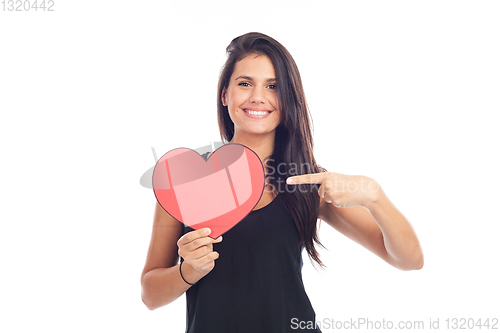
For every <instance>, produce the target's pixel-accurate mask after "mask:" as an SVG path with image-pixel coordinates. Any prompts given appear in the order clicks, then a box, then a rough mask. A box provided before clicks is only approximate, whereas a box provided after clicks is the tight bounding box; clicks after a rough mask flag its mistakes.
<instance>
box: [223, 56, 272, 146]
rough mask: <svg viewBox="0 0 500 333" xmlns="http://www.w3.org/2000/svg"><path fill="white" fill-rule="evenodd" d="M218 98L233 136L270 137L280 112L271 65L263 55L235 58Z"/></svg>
mask: <svg viewBox="0 0 500 333" xmlns="http://www.w3.org/2000/svg"><path fill="white" fill-rule="evenodd" d="M221 98H222V104H223V105H224V106H227V108H228V111H229V117H230V118H231V120H232V121H233V123H234V134H235V136H241V135H248V134H250V135H251V134H254V135H273V136H274V132H275V130H276V127H277V126H278V124H279V122H280V112H279V110H278V96H277V92H276V75H275V72H274V66H273V64H272V62H271V60H270V59H269V58H268V57H267V56H265V55H257V54H251V55H249V56H247V57H245V58H243V59H242V60H240V61H238V62H237V63H236V65H235V67H234V71H233V74H232V75H231V78H230V79H229V83H228V87H227V90H226V89H224V90H223V92H222V96H221Z"/></svg>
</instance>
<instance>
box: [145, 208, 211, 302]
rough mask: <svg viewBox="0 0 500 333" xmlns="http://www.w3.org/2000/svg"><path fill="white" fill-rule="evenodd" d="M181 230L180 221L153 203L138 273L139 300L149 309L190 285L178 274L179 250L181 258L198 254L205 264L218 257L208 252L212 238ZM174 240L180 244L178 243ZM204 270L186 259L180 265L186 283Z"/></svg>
mask: <svg viewBox="0 0 500 333" xmlns="http://www.w3.org/2000/svg"><path fill="white" fill-rule="evenodd" d="M182 231H183V225H182V223H180V222H179V221H177V220H175V219H174V218H173V217H171V216H170V215H169V214H168V213H167V212H165V210H163V208H162V207H161V206H160V205H159V204H158V203H156V207H155V214H154V220H153V232H152V235H151V241H150V244H149V250H148V255H147V258H146V264H145V266H144V269H143V271H142V274H141V286H142V292H141V296H142V301H143V302H144V304H145V305H146V306H147V308H148V309H150V310H154V309H157V308H159V307H162V306H164V305H166V304H169V303H171V302H173V301H174V300H176V299H177V298H178V297H179V296H181V295H182V294H184V292H186V290H188V289H189V288H190V287H191V286H190V285H189V284H187V283H185V282H184V281H183V280H182V278H181V275H180V272H179V264H177V262H178V261H179V252H181V253H182V255H183V257H184V258H193V257H196V258H200V259H198V261H202V260H204V261H203V263H204V264H205V265H206V264H207V263H210V262H213V261H214V260H215V258H216V257H218V254H217V253H216V252H213V251H212V252H211V250H212V246H211V245H212V243H213V242H215V241H214V240H212V239H211V238H210V237H205V236H206V235H204V234H203V231H204V230H197V231H192V232H189V233H187V234H186V235H184V236H182ZM181 236H182V237H181ZM194 241H196V242H194ZM178 242H182V244H181V245H178ZM207 254H210V256H207ZM214 254H215V255H214ZM190 261H191V260H190ZM208 272H209V270H208V271H206V270H205V271H200V270H197V269H195V268H194V267H193V266H192V265H191V264H190V263H188V262H185V263H184V264H183V265H182V275H183V276H184V278H185V279H186V281H188V282H190V283H195V282H197V281H198V280H200V279H201V278H202V277H203V276H205V275H206V274H207V273H208Z"/></svg>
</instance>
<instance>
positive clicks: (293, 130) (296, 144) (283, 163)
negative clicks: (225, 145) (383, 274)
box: [217, 32, 324, 267]
mask: <svg viewBox="0 0 500 333" xmlns="http://www.w3.org/2000/svg"><path fill="white" fill-rule="evenodd" d="M226 52H227V54H228V58H227V61H226V63H225V64H224V67H223V69H222V71H221V74H220V78H219V85H218V91H217V116H218V122H219V131H220V135H221V138H222V141H226V142H229V141H231V139H232V138H233V136H234V124H233V122H232V121H231V119H230V117H229V112H228V108H227V106H224V105H223V104H222V100H221V96H222V92H223V90H224V89H226V90H227V88H228V85H229V79H230V77H231V75H232V73H233V71H234V67H235V65H236V63H237V62H238V61H240V60H242V59H243V58H245V57H246V56H248V55H250V54H259V55H266V56H267V57H269V59H270V60H271V62H272V63H273V66H274V70H275V73H276V91H277V96H278V105H279V109H280V114H281V116H280V118H281V119H280V124H279V125H278V127H277V128H276V132H275V135H276V137H275V140H274V150H273V153H272V155H271V156H269V158H267V159H266V160H265V166H266V169H267V170H273V172H272V173H271V174H269V173H268V175H267V179H268V181H269V184H270V185H271V186H272V187H274V188H275V189H277V191H279V193H280V195H278V196H277V197H276V199H275V200H277V201H278V203H280V204H282V205H283V206H284V207H285V208H286V209H287V210H288V211H289V212H290V214H291V216H292V218H293V220H294V222H295V225H296V227H297V229H298V232H299V236H300V242H301V245H302V246H303V247H304V248H305V249H306V251H307V253H308V254H309V257H310V259H312V260H314V261H315V262H317V263H318V264H319V265H320V266H322V267H323V266H324V265H323V263H322V262H321V260H320V259H319V254H318V252H317V250H316V248H315V243H316V244H318V245H320V246H321V247H323V245H322V244H321V243H320V241H319V239H318V235H317V219H318V212H319V200H320V198H319V195H318V185H285V181H286V178H288V177H289V176H295V175H298V174H305V173H316V172H320V171H323V169H321V167H319V166H318V165H317V164H316V161H315V159H314V155H313V138H312V134H311V124H310V117H309V109H308V107H307V104H306V99H305V96H304V89H303V87H302V80H301V78H300V74H299V69H298V68H297V65H296V64H295V61H294V60H293V58H292V56H291V55H290V53H289V52H288V51H287V50H286V48H285V47H284V46H283V45H281V44H280V43H278V42H277V41H276V40H274V39H273V38H271V37H269V36H267V35H264V34H261V33H257V32H250V33H247V34H244V35H242V36H239V37H236V38H235V39H233V40H232V41H231V43H230V44H229V46H228V47H227V48H226ZM278 166H279V168H278ZM304 167H305V168H304ZM278 170H279V172H276V171H278Z"/></svg>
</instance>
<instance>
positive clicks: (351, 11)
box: [0, 0, 500, 332]
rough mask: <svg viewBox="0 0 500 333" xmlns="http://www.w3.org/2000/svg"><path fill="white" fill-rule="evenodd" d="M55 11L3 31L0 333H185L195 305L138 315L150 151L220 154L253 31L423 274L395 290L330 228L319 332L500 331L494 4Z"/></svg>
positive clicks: (398, 274) (322, 147)
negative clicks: (225, 76) (224, 122)
mask: <svg viewBox="0 0 500 333" xmlns="http://www.w3.org/2000/svg"><path fill="white" fill-rule="evenodd" d="M54 9H55V11H54V12H40V11H38V12H33V11H30V12H9V11H0V111H1V122H0V128H1V130H0V139H1V141H0V142H1V156H2V163H1V165H0V168H1V173H0V177H1V186H0V191H1V194H2V207H1V209H0V214H1V216H0V218H1V232H0V256H1V267H2V272H1V275H0V276H1V277H0V279H1V284H0V288H1V298H0V299H1V302H2V310H1V311H2V312H1V321H0V323H1V324H0V326H2V328H1V329H0V330H1V331H5V332H7V331H8V332H28V331H30V332H34V331H39V330H42V329H43V330H44V331H46V329H48V330H49V331H51V332H89V331H95V332H119V331H126V332H146V331H153V332H183V331H184V328H185V300H184V297H181V298H180V299H178V300H177V301H175V302H173V303H171V304H169V305H167V306H165V307H163V308H160V309H157V310H155V311H149V310H148V309H147V308H146V307H145V306H144V304H143V303H142V301H141V297H140V291H141V287H140V274H141V271H142V268H143V265H144V261H145V258H146V252H147V247H148V244H149V237H150V234H151V226H152V218H153V208H154V203H155V197H154V195H153V192H152V190H148V189H146V188H143V187H141V186H140V185H139V178H140V177H141V175H142V174H143V172H144V171H146V170H147V169H148V168H150V167H151V166H152V165H153V164H154V158H153V154H152V151H151V147H155V149H156V151H157V153H158V154H159V155H160V154H163V153H164V152H166V151H168V150H170V149H172V148H176V147H180V146H183V147H190V148H197V147H200V146H204V145H207V144H209V143H210V142H211V141H219V140H220V138H219V134H218V127H217V120H216V105H215V102H216V97H217V96H216V88H217V79H218V74H219V71H220V69H221V67H222V65H223V63H224V61H225V47H226V46H227V45H228V44H229V42H230V41H231V39H233V38H234V37H236V36H239V35H241V34H243V33H246V32H250V31H258V32H263V33H266V34H268V35H270V36H272V37H273V38H275V39H277V40H278V41H279V42H280V43H282V44H283V45H284V46H285V47H287V49H288V50H289V51H290V52H291V54H292V55H293V56H294V58H295V60H296V62H297V64H298V66H299V69H300V71H301V75H302V79H303V83H304V87H305V91H306V97H307V100H308V104H309V107H310V109H311V114H312V117H313V120H314V130H315V131H314V138H315V144H316V146H315V155H316V159H317V161H318V162H319V163H320V164H321V165H322V166H324V167H326V168H327V169H328V170H329V171H336V172H340V173H345V174H352V175H354V174H363V175H366V176H369V177H372V178H374V179H376V180H377V181H378V182H379V183H380V184H381V185H382V187H383V189H384V190H385V192H386V193H387V194H388V196H389V198H390V199H391V200H392V202H393V203H394V204H395V205H396V206H397V207H398V208H399V209H400V210H401V211H402V212H403V213H404V215H405V216H406V217H407V218H408V219H409V220H410V221H411V223H412V225H413V226H414V228H415V230H416V232H417V235H418V237H419V239H420V241H421V244H422V247H423V250H424V254H425V266H424V268H423V269H422V270H420V271H411V272H405V271H399V270H397V269H395V268H393V267H391V266H389V265H388V264H386V263H385V262H384V261H382V260H381V259H379V258H378V257H376V256H375V255H373V254H372V253H370V252H369V251H367V250H365V249H364V248H362V247H361V246H359V245H358V244H355V243H354V242H352V241H350V240H348V239H347V238H345V237H344V236H342V235H340V234H338V233H336V232H335V231H334V230H333V229H331V228H330V227H329V226H327V225H326V224H324V225H322V226H321V230H320V237H321V240H322V242H323V243H324V244H325V245H326V246H327V248H328V250H321V256H322V259H323V261H324V262H325V264H326V265H327V266H328V267H327V270H326V271H324V272H321V271H316V270H315V269H314V268H312V266H311V265H310V263H309V261H308V259H307V257H305V256H304V259H305V265H304V269H303V275H304V281H305V286H306V290H307V292H308V294H309V297H310V299H311V302H312V304H313V306H314V308H315V311H316V315H317V319H318V320H324V319H334V320H350V318H354V319H357V318H359V317H364V318H367V319H370V320H372V321H382V319H385V320H386V321H387V320H391V321H393V322H394V323H395V325H396V324H397V322H398V321H399V320H410V321H420V320H421V321H424V323H425V325H426V326H425V327H427V328H428V325H429V320H430V318H432V320H436V319H437V318H440V328H441V330H444V328H446V322H445V319H446V318H452V317H456V318H475V319H479V318H482V319H483V320H484V319H486V318H492V317H496V318H499V317H500V315H499V288H498V280H499V278H500V276H499V273H498V272H499V270H498V253H499V245H498V242H497V239H498V232H499V230H500V229H499V227H498V223H499V222H500V221H499V218H498V209H497V205H498V201H499V185H500V182H499V177H498V169H499V167H500V165H499V162H498V143H499V139H500V138H499V134H498V129H497V128H498V125H499V122H498V117H497V115H498V113H499V112H500V96H499V92H500V80H499V78H500V61H499V59H500V43H499V41H500V20H499V17H500V3H499V2H498V1H309V2H306V1H280V2H278V1H262V2H260V1H250V2H235V1H228V2H212V1H199V2H193V1H189V2H188V1H186V2H182V3H181V2H180V1H177V2H176V3H175V4H174V3H173V2H167V1H152V0H150V1H124V0H121V1H118V0H116V1H110V0H108V1H95V0H91V1H79V2H76V1H60V0H55V6H54ZM498 327H500V323H499V324H498V325H497V328H498ZM7 328H8V329H7ZM323 331H324V332H330V331H333V330H328V329H323ZM358 331H362V330H358ZM483 331H484V328H483Z"/></svg>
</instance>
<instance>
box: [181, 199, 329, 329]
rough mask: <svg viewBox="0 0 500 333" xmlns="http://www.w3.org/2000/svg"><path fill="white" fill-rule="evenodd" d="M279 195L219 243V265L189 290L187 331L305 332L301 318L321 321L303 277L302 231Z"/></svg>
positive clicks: (307, 320)
mask: <svg viewBox="0 0 500 333" xmlns="http://www.w3.org/2000/svg"><path fill="white" fill-rule="evenodd" d="M277 199H279V195H278V197H277V198H275V199H274V201H272V202H271V203H270V204H268V205H267V206H265V207H263V208H261V209H258V210H255V211H252V212H250V213H249V215H247V216H246V217H245V218H244V219H243V220H242V221H241V222H240V223H238V224H237V225H236V226H234V227H233V228H231V229H230V230H229V231H227V232H226V233H225V234H224V235H223V236H222V237H223V240H222V242H220V243H216V244H213V248H214V251H217V252H219V258H218V259H216V260H215V267H214V269H213V270H212V271H211V272H210V273H208V274H207V275H205V276H204V277H203V278H202V279H201V280H199V281H198V283H196V284H195V285H194V286H192V287H190V288H189V289H188V290H187V291H186V301H187V326H186V332H187V333H200V332H201V333H209V332H217V333H225V332H231V333H234V332H238V333H246V332H249V333H257V332H259V333H262V332H272V333H281V332H297V331H299V332H304V331H306V330H300V329H296V328H297V327H298V326H297V325H298V323H300V322H304V323H307V322H309V321H312V322H313V323H314V322H315V313H314V310H313V308H312V306H311V303H310V301H309V298H308V297H307V294H306V292H305V289H304V285H303V282H302V273H301V270H302V255H301V254H302V247H301V245H300V240H299V234H298V231H297V228H296V226H295V223H294V221H293V219H292V217H291V216H290V214H289V213H288V211H287V210H285V209H284V208H283V207H281V206H280V205H279V204H278V201H279V200H277ZM189 231H193V229H192V228H190V227H187V226H184V233H186V232H189ZM181 260H182V258H181ZM294 318H295V319H294ZM292 320H294V321H292ZM293 323H295V324H293ZM305 326H306V324H303V327H305ZM293 328H295V329H293ZM308 332H320V330H319V329H318V330H309V331H308Z"/></svg>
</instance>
